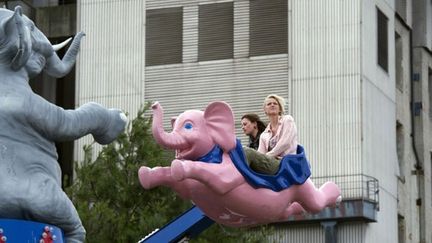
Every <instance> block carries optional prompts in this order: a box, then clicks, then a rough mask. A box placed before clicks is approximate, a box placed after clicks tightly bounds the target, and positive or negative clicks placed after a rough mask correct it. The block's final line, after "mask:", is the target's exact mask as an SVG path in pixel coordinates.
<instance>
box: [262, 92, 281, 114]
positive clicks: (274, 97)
mask: <svg viewBox="0 0 432 243" xmlns="http://www.w3.org/2000/svg"><path fill="white" fill-rule="evenodd" d="M270 98H273V99H275V100H276V101H277V103H278V104H279V110H280V113H279V115H282V114H284V113H285V99H284V98H282V97H280V96H279V95H276V94H270V95H267V97H266V98H265V99H264V107H265V106H266V101H267V100H268V99H270Z"/></svg>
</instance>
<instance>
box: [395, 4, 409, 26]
mask: <svg viewBox="0 0 432 243" xmlns="http://www.w3.org/2000/svg"><path fill="white" fill-rule="evenodd" d="M396 13H397V14H399V16H400V17H401V18H402V19H403V20H405V21H406V20H407V18H406V17H407V0H396Z"/></svg>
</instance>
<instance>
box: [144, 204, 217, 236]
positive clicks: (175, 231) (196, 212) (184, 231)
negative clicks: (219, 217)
mask: <svg viewBox="0 0 432 243" xmlns="http://www.w3.org/2000/svg"><path fill="white" fill-rule="evenodd" d="M213 223H214V221H213V220H211V219H210V218H208V217H207V216H205V215H204V213H203V212H202V211H201V210H200V209H199V208H197V207H196V206H193V207H192V208H190V209H189V210H187V211H186V212H184V213H183V214H182V215H180V216H178V217H177V218H176V219H174V220H172V221H171V222H169V223H168V224H166V225H165V226H164V227H162V228H161V229H159V230H157V231H155V232H154V233H152V234H150V235H148V236H147V237H145V238H144V239H142V240H140V241H139V242H138V243H161V242H178V241H180V240H182V239H183V238H184V237H188V238H194V237H195V236H197V235H199V234H200V233H201V232H202V231H204V230H205V229H207V228H208V227H210V226H211V225H212V224H213Z"/></svg>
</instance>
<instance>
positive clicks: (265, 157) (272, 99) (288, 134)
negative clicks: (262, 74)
mask: <svg viewBox="0 0 432 243" xmlns="http://www.w3.org/2000/svg"><path fill="white" fill-rule="evenodd" d="M263 109H264V113H265V114H266V115H267V118H268V120H269V123H268V125H267V127H266V129H265V130H264V132H263V133H262V134H261V136H260V141H259V147H258V151H255V150H253V149H250V148H246V147H245V148H244V151H245V155H246V158H247V160H248V163H249V166H250V167H251V169H252V170H254V171H256V172H259V173H263V174H271V175H273V174H276V172H277V171H278V170H279V164H280V160H281V159H282V157H284V156H285V155H287V154H295V153H296V151H297V145H298V140H297V127H296V125H295V122H294V118H293V117H292V116H290V115H285V114H284V113H285V99H284V98H282V97H280V96H278V95H276V94H270V95H268V96H267V97H266V98H265V99H264V107H263Z"/></svg>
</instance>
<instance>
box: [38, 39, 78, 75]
mask: <svg viewBox="0 0 432 243" xmlns="http://www.w3.org/2000/svg"><path fill="white" fill-rule="evenodd" d="M84 35H85V34H84V32H79V33H78V34H77V35H76V36H75V38H74V39H73V41H72V44H71V45H70V47H69V49H68V50H67V52H66V54H65V55H64V57H63V60H60V58H59V57H58V56H57V54H56V53H55V52H53V53H52V55H50V56H48V57H47V63H46V65H45V72H47V73H48V74H49V75H50V76H53V77H56V78H61V77H63V76H65V75H66V74H68V73H69V72H70V70H71V69H72V67H73V65H74V64H75V61H76V57H77V55H78V50H79V47H80V44H81V39H82V37H84Z"/></svg>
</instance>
